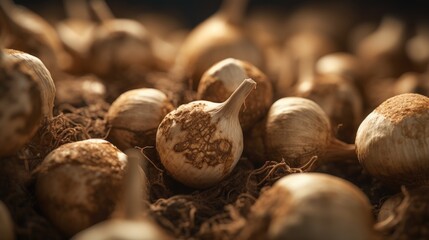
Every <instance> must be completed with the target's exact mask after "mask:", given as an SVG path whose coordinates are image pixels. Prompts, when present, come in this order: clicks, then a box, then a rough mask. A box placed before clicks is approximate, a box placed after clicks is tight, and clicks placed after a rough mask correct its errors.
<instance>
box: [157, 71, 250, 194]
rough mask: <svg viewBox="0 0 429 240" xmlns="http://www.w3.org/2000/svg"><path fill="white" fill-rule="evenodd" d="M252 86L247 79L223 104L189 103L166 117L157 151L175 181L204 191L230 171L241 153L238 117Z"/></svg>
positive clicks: (240, 132) (207, 102) (241, 136)
mask: <svg viewBox="0 0 429 240" xmlns="http://www.w3.org/2000/svg"><path fill="white" fill-rule="evenodd" d="M255 86H256V82H255V81H253V80H251V79H246V80H244V81H243V83H242V84H241V85H240V86H239V87H238V88H237V89H236V90H235V91H234V93H232V95H231V96H230V97H229V98H228V99H227V100H226V101H225V102H223V103H213V102H209V101H195V102H190V103H188V104H184V105H182V106H180V107H179V108H177V109H176V110H174V111H172V112H170V113H169V114H167V116H165V118H164V120H162V122H161V124H160V125H159V128H158V132H157V134H156V149H157V150H158V153H159V156H160V159H161V163H162V164H163V165H164V167H165V168H166V169H167V171H168V172H169V173H170V174H171V175H172V176H173V177H174V178H175V179H176V180H178V181H180V182H182V183H184V184H185V185H188V186H191V187H195V188H205V187H209V186H213V185H214V184H216V183H218V182H220V181H221V180H222V179H223V178H224V177H225V176H227V175H228V174H229V173H230V172H231V171H232V169H233V168H234V167H235V165H236V164H237V162H238V160H239V158H240V156H241V153H242V151H243V133H242V130H241V127H240V122H239V120H238V115H239V112H240V108H241V105H242V104H243V102H244V100H245V99H246V97H247V95H248V94H249V93H250V92H251V91H252V90H253V89H254V88H255Z"/></svg>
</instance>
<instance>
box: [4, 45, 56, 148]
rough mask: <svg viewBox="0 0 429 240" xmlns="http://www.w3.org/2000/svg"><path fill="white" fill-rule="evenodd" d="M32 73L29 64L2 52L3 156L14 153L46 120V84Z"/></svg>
mask: <svg viewBox="0 0 429 240" xmlns="http://www.w3.org/2000/svg"><path fill="white" fill-rule="evenodd" d="M28 56H30V55H28ZM32 58H34V59H36V58H35V57H32ZM40 66H43V65H40ZM31 72H34V71H33V70H32V69H31V68H28V65H25V64H20V63H19V62H17V61H16V60H15V59H14V57H13V55H8V54H7V52H5V51H0V142H1V146H0V156H8V155H11V154H14V153H15V152H16V151H18V150H19V149H20V148H21V147H23V146H24V145H25V144H26V143H27V142H29V141H30V139H31V138H32V137H33V136H34V134H35V133H36V132H37V130H38V128H39V126H40V124H41V121H42V119H43V116H44V112H43V109H42V108H43V107H44V104H46V102H44V101H43V97H42V91H43V86H42V85H41V81H40V79H38V77H39V76H38V75H34V74H33V75H31V74H30V73H31ZM51 80H52V79H51ZM51 112H52V109H51ZM51 114H52V113H51Z"/></svg>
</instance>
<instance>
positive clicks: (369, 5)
mask: <svg viewBox="0 0 429 240" xmlns="http://www.w3.org/2000/svg"><path fill="white" fill-rule="evenodd" d="M15 2H16V3H18V4H22V5H24V6H27V7H29V8H30V9H33V10H35V11H36V12H38V13H40V14H41V15H42V16H44V15H47V14H50V15H51V16H54V17H55V18H62V17H64V11H63V5H62V3H63V1H62V0H44V1H34V0H16V1H15ZM221 2H222V1H221V0H123V1H117V0H107V3H108V4H109V6H110V7H111V8H112V11H113V13H114V14H115V15H116V16H117V17H133V16H134V15H137V14H142V13H144V12H151V11H167V12H170V13H171V14H174V15H177V16H178V17H180V18H181V19H183V21H184V22H185V23H186V24H187V25H188V26H189V27H192V26H195V25H196V24H198V23H199V22H201V21H203V20H204V19H206V18H207V17H208V16H210V15H211V14H213V13H214V12H215V11H216V10H217V9H218V7H219V6H220V4H221ZM328 2H329V3H332V2H333V3H341V4H344V3H348V4H350V5H351V6H353V8H354V9H355V11H356V12H357V13H358V14H359V15H361V16H362V17H366V18H377V17H381V16H382V15H384V14H390V15H395V16H398V17H401V18H404V19H406V20H408V19H410V20H414V19H419V20H421V19H426V18H427V17H428V16H429V1H427V0H413V1H405V0H402V1H381V0H378V1H377V0H375V1H369V0H363V1H351V0H338V1H332V0H331V1H309V0H307V1H302V0H301V1H300V0H288V1H286V0H249V6H248V10H249V11H250V10H251V9H253V8H257V7H273V8H276V9H277V10H281V11H283V10H284V11H285V14H287V12H290V11H293V9H295V8H297V7H299V6H301V5H303V4H307V3H318V4H325V3H328ZM428 22H429V21H428Z"/></svg>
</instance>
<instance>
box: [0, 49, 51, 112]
mask: <svg viewBox="0 0 429 240" xmlns="http://www.w3.org/2000/svg"><path fill="white" fill-rule="evenodd" d="M4 53H5V54H6V55H7V58H8V59H10V61H12V62H13V63H14V64H19V65H21V66H22V67H21V71H22V72H23V73H24V74H26V75H28V76H30V77H31V78H32V79H34V81H36V82H37V83H38V84H39V85H40V91H41V94H42V104H41V107H42V111H43V116H44V118H46V119H51V118H52V117H53V113H52V111H53V108H54V100H55V91H56V89H55V84H54V80H52V77H51V74H50V72H49V70H48V69H47V68H46V67H45V65H44V64H43V63H42V61H40V59H39V58H37V57H35V56H32V55H30V54H27V53H24V52H21V51H16V50H13V49H5V50H4Z"/></svg>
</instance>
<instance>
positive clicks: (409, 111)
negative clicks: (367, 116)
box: [375, 93, 429, 123]
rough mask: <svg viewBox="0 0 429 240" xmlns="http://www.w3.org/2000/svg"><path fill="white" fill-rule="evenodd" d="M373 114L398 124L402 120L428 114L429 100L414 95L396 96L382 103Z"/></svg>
mask: <svg viewBox="0 0 429 240" xmlns="http://www.w3.org/2000/svg"><path fill="white" fill-rule="evenodd" d="M375 112H377V113H379V114H381V115H383V116H384V117H385V118H387V119H389V120H390V121H391V122H393V123H399V122H401V121H402V120H403V119H404V118H407V117H410V116H416V115H418V114H422V113H428V112H429V98H427V97H425V96H422V95H419V94H414V93H406V94H401V95H397V96H395V97H392V98H390V99H388V100H386V101H385V102H383V103H382V104H381V105H380V106H378V107H377V108H376V109H375Z"/></svg>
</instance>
